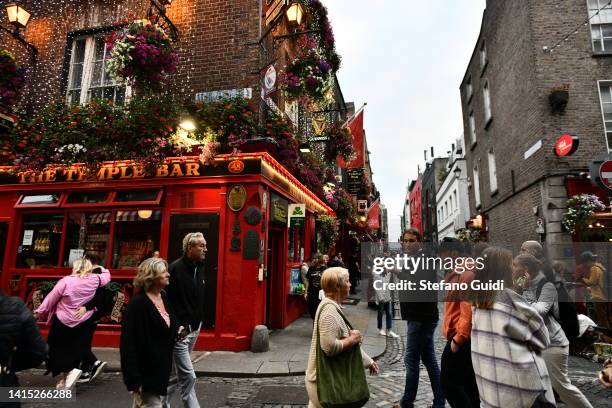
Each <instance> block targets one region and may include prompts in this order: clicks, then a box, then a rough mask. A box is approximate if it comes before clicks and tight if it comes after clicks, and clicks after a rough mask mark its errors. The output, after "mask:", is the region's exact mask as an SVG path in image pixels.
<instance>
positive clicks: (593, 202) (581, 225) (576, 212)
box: [563, 194, 606, 238]
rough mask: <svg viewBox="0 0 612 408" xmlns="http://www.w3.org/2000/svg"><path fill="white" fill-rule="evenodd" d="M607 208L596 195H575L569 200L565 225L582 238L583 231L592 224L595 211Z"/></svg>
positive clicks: (564, 219) (564, 218) (564, 220)
mask: <svg viewBox="0 0 612 408" xmlns="http://www.w3.org/2000/svg"><path fill="white" fill-rule="evenodd" d="M605 209H606V206H605V205H604V204H603V203H602V202H601V200H599V197H597V196H596V195H592V194H579V195H575V196H573V197H572V198H570V199H569V200H567V213H565V216H564V217H563V226H564V227H565V228H567V230H568V231H569V232H570V233H572V234H576V235H578V237H579V238H580V235H581V234H582V232H583V231H584V230H585V229H587V228H588V226H589V225H590V224H592V222H593V219H594V218H593V217H594V215H595V212H596V211H604V210H605Z"/></svg>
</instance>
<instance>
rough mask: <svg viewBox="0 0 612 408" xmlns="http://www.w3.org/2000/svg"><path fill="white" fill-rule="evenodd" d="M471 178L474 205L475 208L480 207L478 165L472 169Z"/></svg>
mask: <svg viewBox="0 0 612 408" xmlns="http://www.w3.org/2000/svg"><path fill="white" fill-rule="evenodd" d="M472 178H473V179H474V204H475V205H476V208H479V207H480V205H481V202H480V174H479V173H478V163H476V164H474V168H473V169H472Z"/></svg>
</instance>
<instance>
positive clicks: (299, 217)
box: [289, 204, 306, 227]
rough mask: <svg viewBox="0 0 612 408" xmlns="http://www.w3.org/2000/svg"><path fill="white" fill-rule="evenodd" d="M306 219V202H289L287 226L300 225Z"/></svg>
mask: <svg viewBox="0 0 612 408" xmlns="http://www.w3.org/2000/svg"><path fill="white" fill-rule="evenodd" d="M305 220H306V204H289V226H290V227H301V226H303V225H304V222H305Z"/></svg>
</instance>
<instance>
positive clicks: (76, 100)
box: [66, 35, 127, 106]
mask: <svg viewBox="0 0 612 408" xmlns="http://www.w3.org/2000/svg"><path fill="white" fill-rule="evenodd" d="M71 51H72V52H71V54H70V71H69V73H68V92H67V95H66V98H67V101H68V103H69V104H71V105H76V104H83V103H86V102H88V101H89V100H91V99H93V98H95V99H105V100H109V101H111V102H113V103H114V104H115V105H118V106H121V105H123V104H125V98H126V93H127V87H126V85H125V83H121V82H117V81H115V80H113V79H112V78H111V77H110V75H108V73H107V72H106V65H107V64H108V59H109V56H108V55H107V54H108V52H109V51H108V50H107V48H106V40H105V35H90V36H83V37H77V38H75V39H74V41H73V42H72V50H71Z"/></svg>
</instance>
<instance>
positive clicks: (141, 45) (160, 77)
mask: <svg viewBox="0 0 612 408" xmlns="http://www.w3.org/2000/svg"><path fill="white" fill-rule="evenodd" d="M106 47H107V49H108V50H109V51H110V55H111V57H110V59H109V60H108V61H107V65H106V69H107V71H108V73H109V74H110V76H111V77H112V78H113V79H115V80H116V81H119V82H128V83H130V84H132V85H134V87H135V88H136V90H137V92H138V91H141V92H146V91H157V90H160V89H161V87H162V85H163V84H164V83H165V82H166V81H167V80H168V77H169V75H171V74H174V73H175V72H176V69H177V64H178V60H179V58H178V54H177V53H176V51H175V50H174V47H173V46H172V41H171V40H170V38H169V37H168V35H166V33H165V32H164V30H163V29H161V28H160V27H159V26H157V25H154V24H151V23H150V22H149V21H147V20H138V21H133V22H131V23H130V24H128V26H127V27H126V28H124V29H123V30H120V31H115V32H113V33H112V34H111V35H110V36H108V38H107V39H106Z"/></svg>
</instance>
